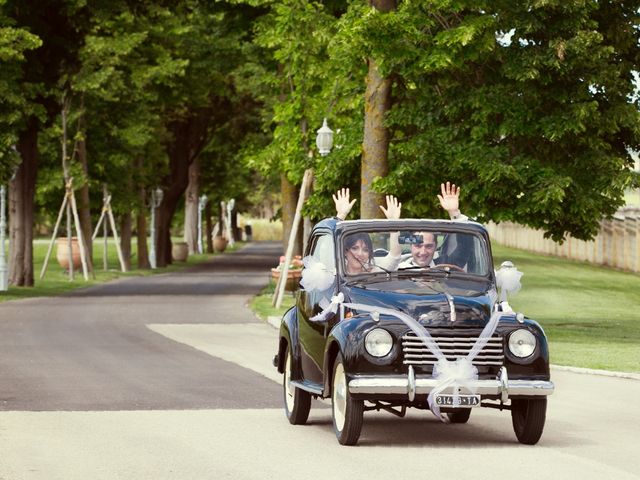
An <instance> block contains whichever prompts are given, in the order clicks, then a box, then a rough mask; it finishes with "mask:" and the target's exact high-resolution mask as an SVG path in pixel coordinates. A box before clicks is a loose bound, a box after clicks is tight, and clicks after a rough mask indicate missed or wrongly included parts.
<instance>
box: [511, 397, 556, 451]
mask: <svg viewBox="0 0 640 480" xmlns="http://www.w3.org/2000/svg"><path fill="white" fill-rule="evenodd" d="M546 417H547V397H542V398H532V399H514V400H511V423H512V424H513V431H514V432H515V433H516V437H518V441H519V442H520V443H524V444H525V445H535V444H536V443H538V440H540V437H541V436H542V430H543V429H544V422H545V419H546Z"/></svg>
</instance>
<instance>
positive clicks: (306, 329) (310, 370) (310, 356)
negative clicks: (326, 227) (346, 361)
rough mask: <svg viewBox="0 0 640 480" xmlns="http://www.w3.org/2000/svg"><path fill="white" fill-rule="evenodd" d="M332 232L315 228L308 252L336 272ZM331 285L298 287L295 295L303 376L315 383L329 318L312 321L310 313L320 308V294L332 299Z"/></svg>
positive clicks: (319, 373)
mask: <svg viewBox="0 0 640 480" xmlns="http://www.w3.org/2000/svg"><path fill="white" fill-rule="evenodd" d="M334 252H335V249H334V240H333V234H332V232H330V231H317V232H314V233H313V234H312V238H311V242H310V249H309V256H311V257H313V258H314V259H315V260H317V261H319V262H322V263H323V264H324V265H325V267H326V268H327V269H328V270H329V271H333V272H334V273H335V271H336V270H335V268H336V265H335V255H334ZM334 291H335V282H334V285H333V286H332V287H331V288H330V289H329V290H328V291H325V292H318V291H306V290H304V289H301V290H300V293H299V297H298V311H299V313H300V315H299V322H298V327H299V331H298V335H299V341H300V355H301V358H300V359H301V367H302V375H303V377H304V380H305V381H307V382H311V383H313V384H316V385H318V386H319V387H320V386H321V385H322V382H323V376H322V365H323V360H324V358H323V357H324V345H325V339H326V336H327V333H328V328H327V326H328V322H327V320H330V319H327V320H325V321H320V322H319V321H313V320H310V318H311V317H313V316H314V315H317V314H318V313H320V312H321V311H322V307H321V306H320V301H321V300H322V299H323V298H326V299H327V300H331V296H333V294H334V293H333V292H334Z"/></svg>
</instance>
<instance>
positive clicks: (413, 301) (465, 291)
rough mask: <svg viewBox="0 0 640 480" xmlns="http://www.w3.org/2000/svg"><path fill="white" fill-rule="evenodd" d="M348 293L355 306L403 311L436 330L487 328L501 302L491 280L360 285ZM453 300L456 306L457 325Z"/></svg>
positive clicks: (394, 280)
mask: <svg viewBox="0 0 640 480" xmlns="http://www.w3.org/2000/svg"><path fill="white" fill-rule="evenodd" d="M344 293H345V296H346V297H347V299H348V300H347V301H349V302H351V303H360V304H366V305H370V306H380V307H385V308H392V309H396V310H400V311H401V312H403V313H406V314H407V315H410V316H411V317H413V318H415V319H416V320H419V321H420V323H422V324H423V325H424V326H433V327H435V326H438V327H452V326H456V327H484V326H485V325H486V323H487V322H488V321H489V318H490V317H491V312H492V310H493V304H494V303H495V300H496V298H497V295H496V290H495V287H494V285H493V283H491V282H490V281H488V280H484V279H482V280H476V279H473V280H468V279H460V278H451V277H450V278H410V279H402V278H392V279H389V280H381V281H367V282H360V283H357V284H353V285H349V286H345V287H344ZM449 299H452V301H453V304H454V306H455V322H452V321H451V317H452V316H451V307H450V302H449Z"/></svg>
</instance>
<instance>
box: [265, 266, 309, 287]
mask: <svg viewBox="0 0 640 480" xmlns="http://www.w3.org/2000/svg"><path fill="white" fill-rule="evenodd" d="M271 278H273V279H274V280H275V281H276V284H277V283H278V279H279V278H280V270H278V269H277V268H272V269H271ZM301 278H302V270H289V272H287V283H286V284H285V287H284V289H285V290H287V291H288V292H295V291H296V290H297V289H298V286H299V285H300V279H301Z"/></svg>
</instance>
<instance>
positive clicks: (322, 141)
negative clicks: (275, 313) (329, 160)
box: [273, 118, 333, 308]
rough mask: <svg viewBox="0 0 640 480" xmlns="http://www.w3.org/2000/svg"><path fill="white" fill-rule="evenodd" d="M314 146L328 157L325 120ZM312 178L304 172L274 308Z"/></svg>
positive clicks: (330, 141)
mask: <svg viewBox="0 0 640 480" xmlns="http://www.w3.org/2000/svg"><path fill="white" fill-rule="evenodd" d="M316 146H317V147H318V152H319V153H320V155H322V156H323V157H324V156H326V155H328V154H329V152H331V147H333V130H331V129H330V128H329V125H327V119H326V118H325V119H324V120H323V122H322V127H320V128H319V129H318V130H317V136H316ZM312 177H313V174H312V170H311V169H307V170H306V171H305V172H304V177H303V178H302V186H301V187H300V195H299V196H298V204H297V206H296V213H295V215H294V217H293V223H292V225H291V232H290V233H289V243H288V244H287V251H286V253H285V260H284V265H283V268H282V271H281V272H280V280H279V282H278V285H277V287H276V291H275V292H274V303H273V304H274V306H275V307H276V308H280V305H282V298H283V296H284V287H285V284H286V280H287V276H288V274H289V265H290V264H291V258H292V257H293V244H294V242H295V238H296V235H297V234H298V226H299V224H300V212H301V211H302V204H303V203H304V201H305V197H306V196H307V188H308V186H309V184H310V183H311V179H312Z"/></svg>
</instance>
